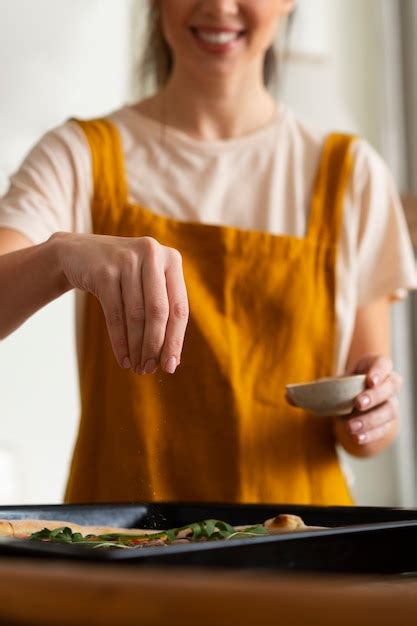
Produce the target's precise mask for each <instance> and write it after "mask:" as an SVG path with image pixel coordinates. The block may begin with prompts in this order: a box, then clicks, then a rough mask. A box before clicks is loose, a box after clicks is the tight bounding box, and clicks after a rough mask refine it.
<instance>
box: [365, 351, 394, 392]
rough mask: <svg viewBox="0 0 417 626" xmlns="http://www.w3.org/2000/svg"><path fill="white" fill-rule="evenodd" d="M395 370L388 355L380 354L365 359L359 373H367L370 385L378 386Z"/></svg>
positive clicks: (367, 381)
mask: <svg viewBox="0 0 417 626" xmlns="http://www.w3.org/2000/svg"><path fill="white" fill-rule="evenodd" d="M392 371H393V363H392V361H391V359H390V358H389V357H388V356H384V355H380V356H374V357H372V358H369V359H364V360H363V361H362V363H361V367H360V368H358V370H357V373H358V374H360V373H364V374H366V384H367V386H368V387H377V386H378V385H380V384H381V383H382V382H383V381H384V380H385V379H386V378H387V377H388V376H389V375H390V374H391V373H392Z"/></svg>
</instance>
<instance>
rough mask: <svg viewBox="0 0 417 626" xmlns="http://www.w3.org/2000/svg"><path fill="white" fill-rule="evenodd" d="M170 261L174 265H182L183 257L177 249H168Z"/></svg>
mask: <svg viewBox="0 0 417 626" xmlns="http://www.w3.org/2000/svg"><path fill="white" fill-rule="evenodd" d="M167 251H168V256H169V260H170V261H171V262H172V263H178V264H179V265H182V255H181V252H179V251H178V250H177V249H176V248H167Z"/></svg>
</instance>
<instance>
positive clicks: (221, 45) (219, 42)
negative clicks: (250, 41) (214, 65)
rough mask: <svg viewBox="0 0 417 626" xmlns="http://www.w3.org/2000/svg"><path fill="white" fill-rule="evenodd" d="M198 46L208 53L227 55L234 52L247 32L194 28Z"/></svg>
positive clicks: (228, 29)
mask: <svg viewBox="0 0 417 626" xmlns="http://www.w3.org/2000/svg"><path fill="white" fill-rule="evenodd" d="M190 30H191V33H192V34H193V36H194V39H195V40H196V41H197V43H198V45H199V46H200V47H201V48H203V49H205V50H206V51H208V52H215V53H216V52H217V53H222V52H223V53H225V52H229V51H231V50H233V49H234V48H235V47H236V45H237V44H238V42H239V40H240V39H241V38H242V37H243V35H244V33H245V31H243V30H238V29H231V28H206V27H203V26H202V27H198V26H197V27H192V28H191V29H190Z"/></svg>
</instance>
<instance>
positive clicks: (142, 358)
mask: <svg viewBox="0 0 417 626" xmlns="http://www.w3.org/2000/svg"><path fill="white" fill-rule="evenodd" d="M51 239H54V240H55V242H56V243H57V244H59V245H58V248H59V253H58V258H59V264H60V268H61V270H62V272H63V274H64V276H65V278H66V280H67V281H68V283H69V285H70V286H71V287H76V288H77V289H82V290H83V291H88V292H89V293H92V294H93V295H95V296H96V297H97V298H98V300H99V301H100V303H101V306H102V308H103V311H104V315H105V317H106V322H107V329H108V332H109V336H110V341H111V344H112V347H113V351H114V354H115V356H116V359H117V361H118V363H119V365H120V366H121V367H123V368H126V369H127V368H131V369H132V370H133V371H135V372H136V373H137V374H144V373H147V374H151V373H153V372H155V371H156V369H157V367H158V366H160V367H161V369H163V370H164V371H165V372H168V373H170V374H173V373H174V372H175V369H176V367H177V366H178V365H179V363H180V360H181V351H182V346H183V342H184V335H185V329H186V326H187V321H188V298H187V291H186V287H185V281H184V276H183V271H182V260H181V255H180V253H179V252H178V251H177V250H175V249H173V248H167V247H166V246H162V245H161V244H159V243H158V242H157V241H156V240H155V239H152V238H151V237H139V238H132V237H112V236H106V235H75V234H71V233H56V234H54V235H53V236H52V238H51Z"/></svg>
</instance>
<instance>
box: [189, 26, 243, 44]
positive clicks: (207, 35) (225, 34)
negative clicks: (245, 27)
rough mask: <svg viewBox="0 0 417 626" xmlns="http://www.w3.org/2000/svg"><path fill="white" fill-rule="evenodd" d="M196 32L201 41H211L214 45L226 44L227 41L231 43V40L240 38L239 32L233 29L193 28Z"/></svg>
mask: <svg viewBox="0 0 417 626" xmlns="http://www.w3.org/2000/svg"><path fill="white" fill-rule="evenodd" d="M193 31H194V34H195V36H196V37H198V39H200V40H201V41H205V42H206V43H211V44H214V45H216V44H217V45H222V44H223V45H224V44H226V43H230V42H231V41H236V39H238V38H239V36H240V33H239V32H236V31H235V32H233V31H218V32H213V31H207V30H201V29H197V28H196V29H193Z"/></svg>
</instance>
